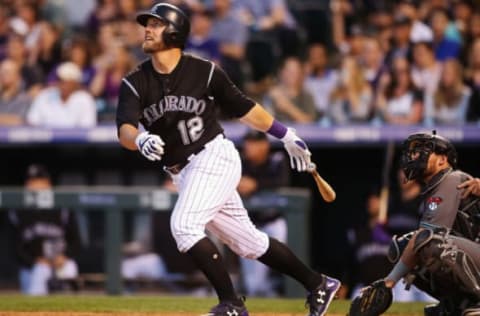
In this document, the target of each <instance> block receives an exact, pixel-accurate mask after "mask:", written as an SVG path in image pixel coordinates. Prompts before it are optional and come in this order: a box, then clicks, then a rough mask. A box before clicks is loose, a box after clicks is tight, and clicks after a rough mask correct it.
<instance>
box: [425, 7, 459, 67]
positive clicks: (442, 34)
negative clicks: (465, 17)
mask: <svg viewBox="0 0 480 316" xmlns="http://www.w3.org/2000/svg"><path fill="white" fill-rule="evenodd" d="M449 23H450V19H449V16H448V11H447V10H444V9H435V10H434V11H432V13H431V17H430V24H431V26H432V30H433V47H434V50H435V58H436V59H437V60H439V61H445V60H446V59H448V58H456V57H458V56H459V55H460V49H461V44H460V42H458V41H455V40H452V39H450V38H448V37H447V28H448V26H449Z"/></svg>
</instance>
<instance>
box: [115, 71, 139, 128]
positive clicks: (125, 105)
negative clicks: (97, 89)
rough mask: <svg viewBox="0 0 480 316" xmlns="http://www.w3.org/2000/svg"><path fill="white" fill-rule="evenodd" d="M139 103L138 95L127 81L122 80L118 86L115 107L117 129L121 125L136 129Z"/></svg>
mask: <svg viewBox="0 0 480 316" xmlns="http://www.w3.org/2000/svg"><path fill="white" fill-rule="evenodd" d="M140 111H141V103H140V94H139V93H138V91H137V89H136V88H135V87H134V86H133V84H132V83H131V82H130V81H128V79H123V80H122V84H121V85H120V92H119V96H118V106H117V117H116V123H117V129H120V126H122V125H123V124H130V125H133V126H135V127H138V121H139V119H140Z"/></svg>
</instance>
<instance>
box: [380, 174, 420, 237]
mask: <svg viewBox="0 0 480 316" xmlns="http://www.w3.org/2000/svg"><path fill="white" fill-rule="evenodd" d="M396 179H397V182H396V186H392V189H391V190H390V191H391V198H390V200H389V204H388V223H387V228H388V231H389V232H390V234H391V235H397V236H401V235H403V234H406V233H409V232H411V231H414V230H416V228H417V227H418V221H419V219H420V214H419V207H420V202H421V201H422V197H421V195H420V193H421V192H422V186H421V185H420V183H418V182H417V181H406V179H405V174H404V173H403V170H402V169H401V168H398V170H397V173H396Z"/></svg>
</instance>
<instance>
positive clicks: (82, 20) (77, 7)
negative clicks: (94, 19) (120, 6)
mask: <svg viewBox="0 0 480 316" xmlns="http://www.w3.org/2000/svg"><path fill="white" fill-rule="evenodd" d="M43 3H45V4H44V5H43V10H42V11H43V13H44V16H45V14H46V13H49V14H48V15H49V16H50V17H53V20H52V19H49V21H51V22H53V23H54V24H55V25H56V26H57V27H58V26H60V25H62V26H63V27H64V28H65V31H66V32H69V33H70V32H72V31H73V32H84V31H85V30H86V28H85V25H86V24H87V22H88V19H89V17H90V15H91V13H92V11H93V10H95V8H96V6H97V5H98V3H99V1H97V0H82V1H76V0H63V1H51V0H49V1H43ZM47 6H48V7H50V10H49V11H53V12H46V11H47V10H48V9H47V8H46V7H47ZM54 7H60V8H56V10H55V8H54ZM52 9H53V10H52Z"/></svg>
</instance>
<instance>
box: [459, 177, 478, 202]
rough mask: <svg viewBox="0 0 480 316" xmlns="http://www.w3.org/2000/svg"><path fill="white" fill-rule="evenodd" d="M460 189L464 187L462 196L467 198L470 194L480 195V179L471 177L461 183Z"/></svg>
mask: <svg viewBox="0 0 480 316" xmlns="http://www.w3.org/2000/svg"><path fill="white" fill-rule="evenodd" d="M457 188H458V189H464V190H463V192H462V198H466V197H467V196H469V195H470V194H473V195H476V196H479V197H480V179H479V178H469V179H468V180H467V181H465V182H463V183H462V184H460V185H459V186H458V187H457Z"/></svg>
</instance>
